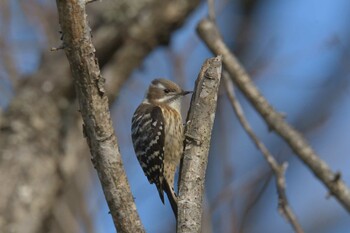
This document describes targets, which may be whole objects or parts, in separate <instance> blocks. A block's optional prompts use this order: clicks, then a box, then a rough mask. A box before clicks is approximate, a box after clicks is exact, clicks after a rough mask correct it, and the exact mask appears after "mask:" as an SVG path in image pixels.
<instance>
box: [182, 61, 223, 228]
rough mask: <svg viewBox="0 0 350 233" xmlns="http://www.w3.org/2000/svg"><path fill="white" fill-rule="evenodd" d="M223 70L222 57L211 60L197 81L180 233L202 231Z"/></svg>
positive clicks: (184, 169) (188, 128)
mask: <svg viewBox="0 0 350 233" xmlns="http://www.w3.org/2000/svg"><path fill="white" fill-rule="evenodd" d="M221 68H222V66H221V56H218V57H215V58H210V59H208V60H206V61H205V63H204V64H203V66H202V68H201V71H200V73H199V75H198V78H197V80H196V85H195V92H194V94H193V96H192V100H191V107H190V110H189V113H188V116H187V120H186V129H185V137H186V140H185V146H184V158H183V163H182V169H181V178H180V187H179V199H178V223H177V232H178V233H184V232H187V233H195V232H198V233H200V232H201V224H202V214H203V213H202V212H203V207H202V204H203V191H204V181H205V171H206V169H207V163H208V154H209V147H210V139H211V131H212V128H213V124H214V119H215V111H216V104H217V95H218V89H219V84H220V79H221Z"/></svg>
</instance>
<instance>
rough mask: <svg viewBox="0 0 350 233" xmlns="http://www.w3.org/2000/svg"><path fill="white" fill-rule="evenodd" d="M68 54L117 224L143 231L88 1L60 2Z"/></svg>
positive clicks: (127, 229) (87, 131) (95, 159)
mask: <svg viewBox="0 0 350 233" xmlns="http://www.w3.org/2000/svg"><path fill="white" fill-rule="evenodd" d="M56 3H57V9H58V14H59V22H60V25H61V28H62V32H63V42H64V44H65V52H66V55H67V58H68V60H69V63H70V66H71V71H72V74H73V79H74V81H75V82H74V84H75V89H76V92H77V97H78V100H79V105H80V112H81V114H82V117H83V121H84V127H83V128H84V134H85V136H86V137H87V141H88V144H89V147H90V151H91V155H92V161H93V163H94V166H95V168H96V170H97V173H98V175H99V178H100V181H101V184H102V188H103V191H104V194H105V197H106V200H107V202H108V205H109V208H110V212H111V214H112V217H113V221H114V224H115V226H116V229H117V231H119V232H144V229H143V226H142V224H141V221H140V219H139V216H138V214H137V211H136V206H135V203H134V201H133V197H132V194H131V191H130V187H129V184H128V182H127V179H126V175H125V172H124V168H123V163H122V160H121V155H120V152H119V148H118V144H117V138H116V136H115V134H114V129H113V126H112V120H111V116H110V112H109V106H108V99H107V96H106V95H105V93H104V89H103V88H104V87H103V86H104V79H103V78H102V76H101V74H100V70H99V67H98V64H97V60H96V57H95V48H94V46H93V45H92V42H91V35H90V28H89V26H88V25H87V20H86V12H85V0H66V1H62V0H57V1H56Z"/></svg>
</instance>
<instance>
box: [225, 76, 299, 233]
mask: <svg viewBox="0 0 350 233" xmlns="http://www.w3.org/2000/svg"><path fill="white" fill-rule="evenodd" d="M223 79H224V84H225V85H224V86H225V88H226V92H227V95H228V97H229V100H230V102H231V105H232V107H233V110H234V112H235V114H236V116H237V118H238V120H239V122H240V123H241V125H242V126H243V128H244V130H245V131H246V132H247V134H248V135H249V137H250V138H251V139H252V141H253V142H254V144H255V145H256V147H257V148H258V149H259V150H260V151H261V153H262V154H263V156H264V157H265V159H266V161H267V163H268V164H269V165H270V167H271V169H272V171H273V172H274V174H275V177H276V187H277V193H278V207H279V210H280V212H281V214H282V215H283V216H284V217H285V218H286V220H287V221H288V222H289V223H290V224H291V226H292V227H293V228H294V230H295V232H297V233H302V232H304V231H303V230H302V228H301V226H300V224H299V222H298V220H297V218H296V216H295V215H294V213H293V211H292V209H291V208H290V206H289V204H288V199H287V195H286V191H285V188H286V181H285V177H284V173H285V169H286V167H287V166H286V163H284V164H283V165H280V164H278V162H277V161H276V160H275V158H274V157H273V155H272V154H271V153H270V152H269V150H268V149H267V148H266V146H265V145H264V144H263V143H262V142H261V141H260V140H259V138H258V137H257V136H256V135H255V133H254V132H253V129H252V128H251V127H250V125H249V122H248V120H247V119H246V117H245V116H244V112H243V109H242V107H241V105H240V103H239V102H238V100H237V98H236V96H235V91H234V87H233V85H232V81H231V80H230V79H229V75H228V73H227V72H223Z"/></svg>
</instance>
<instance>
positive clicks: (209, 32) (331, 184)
mask: <svg viewBox="0 0 350 233" xmlns="http://www.w3.org/2000/svg"><path fill="white" fill-rule="evenodd" d="M197 30H198V33H199V35H200V37H201V38H202V39H203V41H204V42H205V43H206V44H207V46H208V47H209V48H210V49H211V50H212V52H213V53H214V54H222V55H223V63H224V65H225V66H226V69H227V71H228V73H229V74H230V77H231V78H232V80H233V82H234V83H235V84H236V85H237V87H238V88H239V89H240V90H241V91H242V92H243V94H244V95H245V96H246V97H247V99H248V100H249V101H250V102H251V104H252V105H253V106H254V108H255V109H256V110H257V111H258V112H259V114H260V115H261V116H262V117H263V119H264V120H265V122H266V123H267V125H268V127H269V129H271V130H274V131H275V132H276V133H277V134H279V135H280V136H281V137H282V138H283V139H284V140H285V141H286V142H287V143H288V144H289V146H290V147H291V149H292V150H293V151H294V153H295V154H296V155H297V156H298V157H299V158H300V159H301V160H302V161H303V162H304V163H305V164H306V165H307V166H308V167H309V168H310V169H311V170H312V172H313V173H314V175H315V176H316V177H317V178H318V179H319V180H320V181H321V182H323V183H324V185H325V186H326V187H327V188H328V190H329V192H330V194H331V195H333V196H334V197H336V198H337V199H338V201H339V202H340V203H341V204H342V205H343V207H344V208H345V209H346V210H347V211H348V212H350V191H349V189H348V187H347V186H346V185H345V183H344V181H343V180H342V179H341V177H339V176H337V174H336V173H334V172H332V170H331V169H330V168H329V166H328V165H327V164H326V163H325V162H324V161H323V160H321V159H320V156H318V155H317V154H316V153H315V151H314V150H313V148H312V147H311V146H310V145H309V144H308V142H307V141H306V139H305V138H304V137H303V136H302V135H301V134H300V133H299V132H298V131H297V130H296V129H294V128H293V127H292V126H290V125H289V124H288V123H287V122H286V121H285V120H284V118H283V116H281V114H279V113H278V112H276V111H275V110H274V109H273V107H272V106H271V105H270V104H269V103H268V102H267V100H266V99H265V98H264V97H263V96H262V95H261V93H260V92H259V90H258V89H257V88H256V86H255V85H254V84H253V82H252V80H251V78H250V77H249V75H248V74H247V72H246V71H245V70H244V68H243V67H242V65H241V64H240V63H239V61H238V60H237V58H236V57H235V56H234V55H233V54H232V53H231V51H230V50H229V49H228V48H227V46H226V45H225V44H224V42H223V41H222V39H221V36H220V33H219V32H218V30H217V28H216V27H215V24H214V23H213V22H211V21H209V20H207V19H205V20H202V21H201V22H200V23H199V25H198V28H197Z"/></svg>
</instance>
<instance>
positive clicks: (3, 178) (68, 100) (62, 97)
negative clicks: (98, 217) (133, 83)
mask: <svg viewBox="0 0 350 233" xmlns="http://www.w3.org/2000/svg"><path fill="white" fill-rule="evenodd" d="M160 2H164V0H142V1H141V0H137V1H136V0H135V1H130V0H128V1H125V0H124V1H118V4H119V3H120V4H121V5H122V6H120V7H119V8H118V7H117V8H113V7H109V6H108V7H106V8H108V9H109V14H110V15H113V16H120V15H121V11H122V10H123V9H128V10H131V11H132V12H129V11H127V12H126V11H123V12H122V14H123V18H122V19H120V20H118V22H115V20H114V19H109V20H110V21H109V22H108V23H107V22H106V19H97V20H94V19H93V18H92V17H91V18H90V20H92V21H96V22H95V29H96V32H95V33H94V38H93V40H94V44H95V45H96V49H97V52H99V53H98V54H99V55H100V56H99V65H100V66H101V67H103V66H105V65H106V64H107V63H110V62H111V57H113V56H114V55H115V56H116V55H117V54H119V53H118V51H119V50H120V49H122V48H123V46H124V45H125V44H126V42H125V39H128V40H130V38H131V37H128V36H127V37H126V38H125V35H129V34H130V35H131V34H132V32H131V29H133V30H136V29H137V30H141V31H143V30H144V31H146V32H150V31H152V32H154V33H155V34H154V35H152V37H153V38H156V39H157V40H156V41H154V43H152V48H153V47H155V46H156V45H157V43H158V44H159V43H160V41H161V38H163V36H162V35H164V34H170V33H171V31H173V30H175V29H176V28H177V27H179V26H180V25H181V23H183V22H184V20H185V18H186V16H187V15H188V14H189V13H190V12H191V11H192V10H193V9H195V6H196V5H195V3H197V5H198V2H199V1H190V2H187V1H181V2H179V1H177V3H178V4H179V6H178V7H177V8H176V9H178V10H181V11H182V13H180V15H181V17H179V18H176V19H174V21H171V20H167V23H166V24H162V25H163V26H164V27H163V29H164V30H167V31H166V32H165V31H163V30H150V29H147V28H145V27H146V26H147V27H152V28H154V27H155V25H154V24H153V25H149V24H147V25H144V24H143V18H142V16H144V15H145V14H146V15H153V13H152V12H155V11H156V12H159V8H156V7H155V6H157V3H160ZM167 2H168V4H170V5H171V4H173V3H170V1H167ZM105 3H107V2H96V3H93V5H94V6H93V7H94V8H95V7H96V6H98V7H101V8H102V10H101V11H95V12H94V13H95V15H96V16H97V15H98V16H100V15H102V14H101V12H103V14H104V13H105V12H106V10H105V8H104V7H105ZM180 3H181V4H180ZM150 4H151V5H150ZM91 5H92V4H91ZM131 5H132V6H131ZM134 5H135V6H134ZM89 7H91V6H90V5H89ZM135 7H137V9H136V8H135ZM134 9H135V10H134ZM96 12H97V13H96ZM136 12H137V13H136ZM175 15H176V14H175ZM158 16H161V14H159V15H158ZM176 20H178V21H177V22H176ZM158 22H162V23H163V22H164V21H163V19H161V18H159V20H158ZM158 22H157V24H158ZM56 24H57V20H55V21H54V22H52V23H49V25H50V26H51V27H52V28H56V27H55V25H56ZM131 25H132V26H131ZM144 28H145V29H144ZM53 31H54V30H53ZM157 33H158V34H157ZM54 36H55V37H58V36H57V34H55V35H54ZM51 37H52V36H51ZM143 41H144V40H139V42H140V43H141V44H143V46H145V47H147V51H151V48H150V47H149V46H148V45H147V44H146V43H143ZM48 51H49V49H46V51H45V52H44V53H43V56H42V59H41V60H42V62H41V65H40V67H39V68H38V71H37V72H36V73H34V74H33V75H31V76H30V77H27V78H25V79H21V80H19V82H18V85H17V86H16V87H15V90H14V92H15V96H14V97H13V99H12V101H11V103H10V105H9V107H8V108H7V109H5V110H4V111H1V112H0V138H1V140H0V148H1V149H0V185H1V187H6V188H3V189H1V191H0V232H20V233H21V232H28V233H34V232H35V233H38V232H50V231H49V229H51V228H52V227H54V228H55V226H51V222H52V221H50V220H51V218H56V217H55V215H54V209H55V208H56V207H58V208H59V205H60V203H61V201H57V200H58V199H60V198H61V197H62V196H63V194H64V193H65V192H66V191H67V190H66V188H67V185H65V184H66V183H68V182H70V181H71V180H72V177H76V174H77V173H78V172H79V170H80V169H81V166H80V165H81V162H82V160H86V158H87V157H88V156H87V149H86V142H84V140H83V137H82V129H81V125H82V124H81V120H80V118H78V117H77V116H78V114H77V108H76V104H75V96H74V88H73V86H72V79H71V78H70V76H71V74H70V72H69V64H68V63H67V59H66V57H65V56H64V53H63V52H60V51H58V52H48ZM144 51H145V50H144V49H142V51H141V52H140V53H142V56H140V55H139V54H140V53H137V54H135V56H126V57H129V59H131V60H132V61H134V60H133V59H138V60H139V61H138V62H137V63H135V62H133V64H134V65H137V64H140V63H141V61H142V60H143V58H144V57H145V56H146V55H147V53H146V52H144ZM124 54H125V53H124ZM126 62H128V61H126ZM113 66H115V63H113ZM124 68H125V70H123V69H121V70H119V73H116V74H113V75H112V77H113V80H111V82H114V81H115V82H118V83H119V86H118V85H114V84H113V88H109V89H108V90H109V91H110V92H108V91H107V93H109V96H115V95H116V94H117V93H119V90H120V89H121V86H122V84H123V83H124V82H125V81H126V80H127V77H129V75H130V73H131V72H132V70H133V69H134V68H136V67H135V66H127V67H124ZM121 75H123V77H122V79H120V76H121ZM120 80H123V82H120ZM111 93H112V94H111ZM113 100H114V99H112V101H113ZM88 162H89V161H88ZM60 223H62V226H64V225H65V224H64V221H61V222H60Z"/></svg>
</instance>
